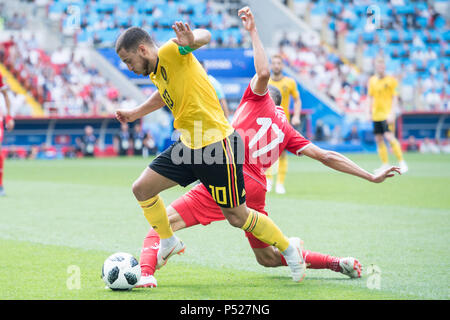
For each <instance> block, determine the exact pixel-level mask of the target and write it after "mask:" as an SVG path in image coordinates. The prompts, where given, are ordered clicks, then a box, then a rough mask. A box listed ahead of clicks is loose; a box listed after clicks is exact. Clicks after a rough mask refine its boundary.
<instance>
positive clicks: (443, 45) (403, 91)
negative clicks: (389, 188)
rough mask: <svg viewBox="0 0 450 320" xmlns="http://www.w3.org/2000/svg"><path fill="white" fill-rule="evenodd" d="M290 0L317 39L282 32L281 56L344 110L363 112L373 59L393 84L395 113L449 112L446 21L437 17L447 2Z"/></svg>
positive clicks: (448, 25)
mask: <svg viewBox="0 0 450 320" xmlns="http://www.w3.org/2000/svg"><path fill="white" fill-rule="evenodd" d="M293 2H294V6H293V10H294V11H295V12H296V14H297V15H299V16H300V17H301V18H303V19H304V21H306V22H307V23H309V25H310V26H311V27H312V28H313V29H315V30H316V31H317V33H316V34H309V33H308V32H302V33H301V34H300V35H299V34H293V33H291V32H290V33H289V34H287V33H285V34H283V35H282V37H281V38H280V40H279V43H278V45H279V51H280V52H281V54H282V55H283V56H284V57H285V61H286V63H288V64H289V65H290V66H291V67H292V68H293V69H294V70H296V71H297V72H298V73H299V75H300V76H301V77H302V78H304V79H308V81H309V82H310V83H311V82H312V83H313V84H314V86H315V87H316V88H317V89H318V90H319V91H321V92H322V93H324V94H326V95H327V96H328V97H330V98H331V99H333V100H334V101H336V103H337V104H338V106H339V107H340V108H341V109H342V110H344V111H346V112H353V113H358V112H364V110H365V109H366V108H367V104H366V98H367V82H368V79H369V77H370V76H371V75H372V73H373V60H374V58H375V57H376V56H378V55H382V56H384V57H385V59H386V65H387V73H389V74H391V75H393V76H395V77H396V78H397V79H398V81H399V87H398V93H399V97H400V99H399V100H400V107H401V109H402V110H401V111H442V110H450V102H449V100H450V74H449V71H448V70H449V69H450V22H449V21H448V20H446V19H445V17H444V16H443V15H441V14H440V13H439V12H442V11H445V10H450V5H449V4H448V1H443V0H441V1H433V2H427V1H423V0H422V1H408V0H389V1H388V0H386V1H383V0H378V1H369V0H336V1H323V0H294V1H293ZM330 2H332V5H330Z"/></svg>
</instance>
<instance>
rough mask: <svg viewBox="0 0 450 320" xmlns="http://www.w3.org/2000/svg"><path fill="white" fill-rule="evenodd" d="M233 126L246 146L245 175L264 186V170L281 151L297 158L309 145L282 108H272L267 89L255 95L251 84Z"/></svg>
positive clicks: (238, 109)
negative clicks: (285, 151)
mask: <svg viewBox="0 0 450 320" xmlns="http://www.w3.org/2000/svg"><path fill="white" fill-rule="evenodd" d="M232 126H233V127H234V128H235V129H236V131H237V132H239V134H240V135H241V137H242V140H243V141H244V144H245V163H244V173H246V174H248V175H250V176H251V177H253V178H254V179H257V180H259V182H261V183H263V184H264V186H265V185H266V179H265V176H264V171H266V170H267V169H268V168H270V167H271V166H272V165H273V164H274V163H275V162H276V161H277V160H278V158H279V157H280V155H281V153H282V152H283V151H284V150H288V151H290V152H292V153H294V154H296V155H298V154H299V153H300V152H301V151H302V150H303V149H305V148H306V147H307V146H308V145H309V144H310V143H311V142H310V141H308V140H307V139H305V138H304V137H303V136H302V135H301V134H300V133H299V132H298V131H297V130H295V129H294V128H293V127H292V126H291V125H290V124H289V122H288V120H287V118H286V114H285V113H284V110H283V108H282V107H277V106H275V103H274V102H273V100H272V98H270V95H269V91H268V90H267V92H266V93H265V94H263V95H258V94H255V93H254V92H253V90H252V89H251V86H250V85H248V87H247V89H246V90H245V92H244V95H243V97H242V100H241V102H240V104H239V106H238V108H237V109H236V112H235V114H234V117H233V121H232Z"/></svg>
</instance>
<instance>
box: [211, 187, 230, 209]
mask: <svg viewBox="0 0 450 320" xmlns="http://www.w3.org/2000/svg"><path fill="white" fill-rule="evenodd" d="M209 189H210V190H211V196H212V197H213V199H214V201H215V202H216V203H217V204H223V205H226V204H227V189H226V187H215V186H212V185H210V186H209Z"/></svg>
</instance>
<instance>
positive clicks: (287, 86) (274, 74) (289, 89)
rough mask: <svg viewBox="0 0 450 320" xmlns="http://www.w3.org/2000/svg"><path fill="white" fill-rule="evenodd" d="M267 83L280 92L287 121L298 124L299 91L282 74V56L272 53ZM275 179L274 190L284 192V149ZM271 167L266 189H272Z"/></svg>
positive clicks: (285, 171) (267, 174) (285, 167)
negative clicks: (290, 107) (291, 113)
mask: <svg viewBox="0 0 450 320" xmlns="http://www.w3.org/2000/svg"><path fill="white" fill-rule="evenodd" d="M269 85H272V86H274V87H276V88H277V89H278V90H280V92H281V97H282V99H281V106H282V107H283V109H284V113H285V114H286V117H287V119H288V121H290V122H291V124H292V125H293V126H297V125H299V124H300V113H301V111H302V103H301V100H300V93H299V92H298V90H297V83H296V82H295V80H294V79H292V78H290V77H287V76H285V75H284V74H283V58H282V57H281V56H280V55H273V56H272V61H271V77H270V81H269ZM291 97H292V98H293V100H294V114H293V116H292V119H291V115H290V112H289V106H290V103H291ZM277 163H278V170H277V181H276V185H275V192H276V193H279V194H284V193H286V190H285V187H284V181H285V179H286V173H287V169H288V158H287V153H286V152H285V151H284V152H283V154H282V155H281V157H280V159H279V160H278V162H277ZM275 165H276V164H275ZM273 171H274V169H273V168H270V169H269V170H267V171H266V177H267V191H269V192H270V191H271V190H272V184H273Z"/></svg>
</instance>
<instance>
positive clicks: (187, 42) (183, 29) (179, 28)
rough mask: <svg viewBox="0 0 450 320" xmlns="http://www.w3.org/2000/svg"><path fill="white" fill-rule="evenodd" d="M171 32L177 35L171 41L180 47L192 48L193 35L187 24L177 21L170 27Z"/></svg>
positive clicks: (193, 42)
mask: <svg viewBox="0 0 450 320" xmlns="http://www.w3.org/2000/svg"><path fill="white" fill-rule="evenodd" d="M172 29H173V31H175V34H176V35H177V37H176V38H173V39H172V41H173V42H175V43H176V44H177V45H179V46H180V47H185V46H189V47H192V46H194V44H195V38H194V33H193V32H192V30H191V28H190V27H189V25H188V24H187V23H183V22H181V21H177V22H175V23H174V24H173V25H172Z"/></svg>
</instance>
